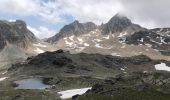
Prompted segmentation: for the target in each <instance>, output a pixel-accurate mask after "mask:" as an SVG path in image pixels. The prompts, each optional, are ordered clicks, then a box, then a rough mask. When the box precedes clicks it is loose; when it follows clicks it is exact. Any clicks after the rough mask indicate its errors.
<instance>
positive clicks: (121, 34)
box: [118, 32, 127, 38]
mask: <svg viewBox="0 0 170 100" xmlns="http://www.w3.org/2000/svg"><path fill="white" fill-rule="evenodd" d="M125 35H127V32H125V33H120V34H119V36H118V37H119V38H121V37H123V36H125Z"/></svg>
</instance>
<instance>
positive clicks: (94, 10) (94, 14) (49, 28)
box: [0, 0, 170, 38]
mask: <svg viewBox="0 0 170 100" xmlns="http://www.w3.org/2000/svg"><path fill="white" fill-rule="evenodd" d="M169 5H170V0H0V19H3V20H4V19H5V20H15V19H21V20H24V21H26V23H27V25H28V28H29V29H30V30H32V31H33V32H34V33H35V34H36V36H37V37H39V38H47V37H50V36H53V35H54V34H56V33H57V32H58V31H59V30H60V29H61V28H62V27H63V26H64V25H66V24H69V23H71V22H73V21H74V20H79V21H80V22H87V21H92V22H94V23H96V24H98V25H100V24H101V23H106V22H107V21H108V20H109V19H110V18H111V17H113V16H114V15H115V14H116V13H122V14H125V15H126V16H127V17H129V18H130V19H131V20H132V21H133V22H134V23H137V24H140V25H141V26H144V27H147V28H155V27H169V26H170V20H169V18H170V10H169Z"/></svg>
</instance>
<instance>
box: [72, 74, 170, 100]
mask: <svg viewBox="0 0 170 100" xmlns="http://www.w3.org/2000/svg"><path fill="white" fill-rule="evenodd" d="M169 79H170V77H169V73H140V72H136V73H131V74H129V75H125V76H116V77H111V78H107V79H106V80H105V81H104V82H102V83H100V84H96V85H94V86H93V87H92V89H91V90H89V91H87V92H86V93H85V94H84V95H82V96H78V95H77V96H74V97H73V100H169V98H170V96H169V92H170V91H169V85H170V81H169Z"/></svg>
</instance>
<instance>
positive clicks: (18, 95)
mask: <svg viewBox="0 0 170 100" xmlns="http://www.w3.org/2000/svg"><path fill="white" fill-rule="evenodd" d="M160 66H161V68H162V69H160ZM168 66H170V62H169V61H165V60H152V59H150V58H149V57H147V56H144V55H139V56H133V57H115V56H110V55H101V54H86V53H79V54H70V53H69V52H68V51H63V50H58V51H55V52H45V53H42V54H39V55H37V56H33V57H29V58H27V60H26V61H25V62H23V63H17V64H14V65H12V67H11V68H9V69H8V72H6V73H3V75H1V76H3V77H6V79H3V80H2V81H1V82H0V97H1V98H0V99H1V100H58V99H61V98H60V94H58V93H59V92H60V91H64V90H70V89H79V88H85V87H92V89H91V90H88V91H87V92H86V93H85V94H83V95H81V96H79V95H75V96H73V97H72V99H73V100H169V99H168V98H170V97H169V90H170V89H169V84H170V82H169V80H170V77H169V76H170V74H169V72H168V71H169V70H168V69H169V67H168ZM163 68H164V69H163ZM28 78H41V79H42V82H43V83H44V84H47V85H50V87H49V88H47V89H44V90H37V89H35V90H34V89H33V90H27V89H26V90H22V89H21V90H20V89H15V88H16V87H17V86H18V84H14V81H16V80H22V79H28ZM70 99H71V98H70Z"/></svg>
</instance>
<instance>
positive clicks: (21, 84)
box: [14, 78, 50, 89]
mask: <svg viewBox="0 0 170 100" xmlns="http://www.w3.org/2000/svg"><path fill="white" fill-rule="evenodd" d="M14 83H16V84H18V86H17V87H16V89H45V88H48V87H50V86H49V85H46V84H43V83H42V80H41V79H38V78H30V79H23V80H19V81H15V82H14Z"/></svg>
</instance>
